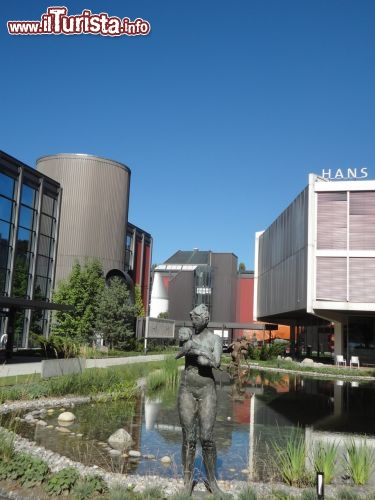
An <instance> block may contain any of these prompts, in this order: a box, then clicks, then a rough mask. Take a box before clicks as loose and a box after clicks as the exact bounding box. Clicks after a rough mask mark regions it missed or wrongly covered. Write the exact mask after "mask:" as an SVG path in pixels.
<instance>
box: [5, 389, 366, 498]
mask: <svg viewBox="0 0 375 500" xmlns="http://www.w3.org/2000/svg"><path fill="white" fill-rule="evenodd" d="M88 401H90V398H87V397H67V398H51V399H50V398H49V399H43V400H34V401H18V402H10V403H4V404H2V405H0V414H1V413H8V412H12V411H15V410H25V411H26V410H35V409H41V408H46V407H47V408H53V407H62V406H63V407H64V408H69V407H72V406H74V405H76V404H80V403H85V402H88ZM15 449H16V450H17V451H22V452H26V453H30V454H31V455H33V456H37V457H39V458H41V459H43V460H44V461H46V462H47V463H48V465H49V467H50V469H51V471H53V472H57V471H59V470H61V469H63V468H64V467H69V466H74V467H76V468H77V469H78V471H79V472H80V473H81V474H82V475H90V474H97V475H100V476H102V477H103V478H104V479H105V481H106V482H107V484H108V485H109V486H110V487H112V486H115V485H121V486H125V487H131V488H134V491H143V490H145V489H147V488H150V487H155V486H157V487H159V488H160V489H161V490H162V491H163V493H164V494H165V496H166V497H167V498H169V497H171V496H173V495H174V494H176V493H178V492H179V491H181V489H182V486H183V483H182V480H181V479H176V478H162V477H159V476H140V475H133V474H132V475H124V474H118V473H110V472H106V471H103V470H101V469H100V468H98V467H95V466H93V467H88V466H85V465H83V464H81V463H79V462H74V461H72V460H70V459H69V458H67V457H64V456H62V455H59V454H57V453H54V452H52V451H50V450H47V449H46V448H44V447H42V446H38V445H37V444H36V443H35V442H33V441H30V440H28V439H25V438H23V437H20V436H18V435H16V437H15ZM219 485H220V487H221V489H222V490H223V491H224V492H226V493H228V494H230V495H231V497H232V498H233V499H236V498H238V497H239V494H240V493H241V491H243V490H244V489H245V488H246V487H248V486H250V487H251V488H252V489H253V490H254V491H255V492H256V493H257V496H258V498H276V497H275V496H273V495H272V491H275V490H277V491H279V492H281V491H283V492H285V494H286V495H287V498H298V497H299V496H301V495H302V493H303V490H301V489H300V488H291V487H288V486H286V485H285V484H279V483H255V482H252V483H247V482H245V481H219ZM344 486H345V484H344V483H343V484H339V485H334V486H331V485H326V487H325V496H326V498H327V499H328V498H338V495H339V491H340V490H342V488H343V487H344ZM350 491H351V492H352V493H356V494H357V498H370V494H373V488H370V487H354V486H351V487H350ZM206 496H207V491H206V489H205V487H204V484H203V483H201V482H200V483H198V484H197V485H196V487H195V489H194V492H193V497H200V498H205V497H206ZM0 498H12V499H24V500H26V499H30V500H31V499H33V500H35V499H36V498H37V499H39V498H40V497H38V496H35V493H32V494H31V496H27V495H26V496H25V492H23V493H20V492H19V491H18V492H17V491H13V492H12V491H10V489H9V487H8V488H5V489H4V482H3V483H0ZM284 498H285V497H284ZM346 498H349V497H346ZM372 498H373V499H375V496H372Z"/></svg>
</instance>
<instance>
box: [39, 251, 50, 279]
mask: <svg viewBox="0 0 375 500" xmlns="http://www.w3.org/2000/svg"><path fill="white" fill-rule="evenodd" d="M51 264H52V259H49V258H48V257H43V256H42V255H38V258H37V261H36V274H38V275H40V276H45V277H48V276H50V269H51Z"/></svg>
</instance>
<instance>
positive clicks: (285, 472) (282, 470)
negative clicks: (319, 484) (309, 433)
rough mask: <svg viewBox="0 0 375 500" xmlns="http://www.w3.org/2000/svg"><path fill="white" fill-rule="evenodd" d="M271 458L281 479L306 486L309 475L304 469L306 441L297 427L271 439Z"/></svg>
mask: <svg viewBox="0 0 375 500" xmlns="http://www.w3.org/2000/svg"><path fill="white" fill-rule="evenodd" d="M272 448H273V451H274V457H273V460H274V462H275V466H276V470H277V471H278V474H279V475H280V476H281V479H282V480H283V481H284V482H285V483H286V484H288V485H289V486H298V487H302V486H306V485H307V484H309V483H310V482H311V477H310V476H309V474H308V472H307V470H306V443H305V439H304V435H303V433H302V432H300V430H299V429H296V430H295V429H293V430H292V432H291V433H290V435H289V436H288V437H287V438H286V441H285V440H284V439H281V440H280V439H279V440H278V441H272Z"/></svg>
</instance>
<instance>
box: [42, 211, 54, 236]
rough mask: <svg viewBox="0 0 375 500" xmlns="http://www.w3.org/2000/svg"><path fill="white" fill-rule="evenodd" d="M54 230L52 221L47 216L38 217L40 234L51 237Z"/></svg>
mask: <svg viewBox="0 0 375 500" xmlns="http://www.w3.org/2000/svg"><path fill="white" fill-rule="evenodd" d="M53 229H54V219H53V218H52V217H50V216H49V215H44V214H42V215H41V217H40V232H41V233H42V234H45V235H47V236H52V234H53Z"/></svg>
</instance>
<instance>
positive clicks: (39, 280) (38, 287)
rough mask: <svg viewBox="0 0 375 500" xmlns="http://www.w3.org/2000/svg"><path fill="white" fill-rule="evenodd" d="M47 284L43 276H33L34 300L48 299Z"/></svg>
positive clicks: (47, 280)
mask: <svg viewBox="0 0 375 500" xmlns="http://www.w3.org/2000/svg"><path fill="white" fill-rule="evenodd" d="M49 282H50V280H49V279H48V278H45V277H43V276H35V285H34V299H35V300H42V299H47V298H48V292H49Z"/></svg>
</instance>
